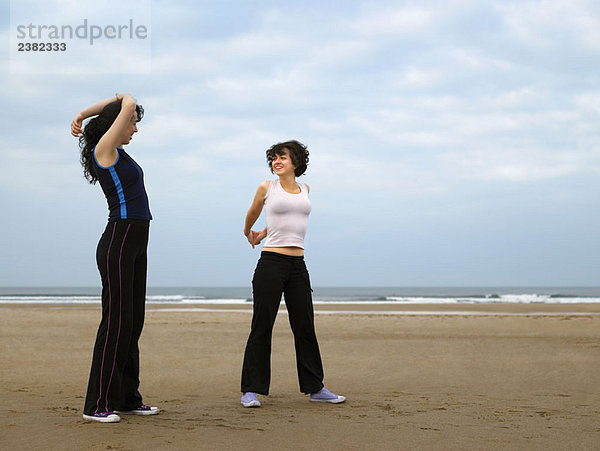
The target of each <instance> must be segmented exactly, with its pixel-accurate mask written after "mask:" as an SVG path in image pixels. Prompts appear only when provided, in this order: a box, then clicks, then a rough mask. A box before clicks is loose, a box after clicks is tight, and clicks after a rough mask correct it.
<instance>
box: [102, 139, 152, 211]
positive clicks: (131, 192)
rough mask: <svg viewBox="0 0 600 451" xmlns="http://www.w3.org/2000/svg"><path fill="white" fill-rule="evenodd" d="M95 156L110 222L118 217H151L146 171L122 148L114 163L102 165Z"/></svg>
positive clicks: (118, 149) (119, 148) (118, 148)
mask: <svg viewBox="0 0 600 451" xmlns="http://www.w3.org/2000/svg"><path fill="white" fill-rule="evenodd" d="M95 150H96V148H95V147H94V148H93V149H92V154H93V155H94V170H95V171H96V177H98V181H99V182H100V186H101V187H102V191H104V195H105V196H106V200H107V202H108V210H109V214H108V221H109V222H111V221H116V220H117V219H146V220H150V219H152V214H151V213H150V206H149V204H148V195H147V194H146V188H145V187H144V172H143V171H142V168H141V167H140V165H139V164H137V163H136V162H135V161H134V159H133V158H131V157H130V156H129V155H128V154H127V152H125V150H124V149H122V148H121V147H117V152H118V155H117V161H116V162H115V163H114V164H113V165H112V166H108V167H105V166H100V164H99V163H98V160H96V152H95Z"/></svg>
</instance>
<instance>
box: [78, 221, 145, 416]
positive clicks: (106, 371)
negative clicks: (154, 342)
mask: <svg viewBox="0 0 600 451" xmlns="http://www.w3.org/2000/svg"><path fill="white" fill-rule="evenodd" d="M129 229H130V224H128V223H126V222H122V221H115V222H112V223H109V224H108V225H107V227H106V230H105V231H104V234H103V235H102V237H101V238H100V242H99V243H98V249H97V253H96V259H97V263H98V269H99V271H100V275H101V278H102V320H101V321H100V326H99V327H98V333H97V335H96V343H95V345H94V353H93V358H92V367H91V370H90V378H89V382H88V390H87V395H86V400H85V406H84V413H85V414H86V415H94V414H96V413H101V412H108V411H112V410H114V409H115V408H116V406H117V405H118V404H119V401H120V397H121V383H122V373H123V367H124V366H125V361H126V357H127V349H128V348H129V342H130V338H131V331H132V326H133V324H132V318H131V305H132V299H131V291H130V290H129V289H128V287H130V286H131V284H132V281H133V267H132V266H133V259H134V252H132V249H131V246H130V245H129V241H130V240H129V238H128V235H129Z"/></svg>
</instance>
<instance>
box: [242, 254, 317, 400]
mask: <svg viewBox="0 0 600 451" xmlns="http://www.w3.org/2000/svg"><path fill="white" fill-rule="evenodd" d="M252 292H253V298H254V314H253V316H252V327H251V331H250V336H249V337H248V342H247V344H246V352H245V353H244V365H243V368H242V387H241V388H242V392H249V391H250V392H255V393H259V394H262V395H268V394H269V383H270V380H271V336H272V333H273V325H274V323H275V318H276V316H277V311H278V309H279V303H280V302H281V294H282V293H283V295H284V298H285V305H286V307H287V310H288V314H289V321H290V326H291V328H292V332H293V333H294V345H295V347H296V365H297V368H298V380H299V382H300V391H301V392H303V393H314V392H317V391H319V390H320V389H321V388H323V365H322V363H321V354H320V352H319V344H318V342H317V336H316V334H315V325H314V312H313V305H312V294H311V292H312V290H311V288H310V279H309V275H308V271H307V269H306V265H305V264H304V258H303V257H290V256H287V255H282V254H277V253H274V252H264V251H263V252H262V254H261V257H260V259H259V261H258V264H257V266H256V270H255V271H254V278H253V279H252Z"/></svg>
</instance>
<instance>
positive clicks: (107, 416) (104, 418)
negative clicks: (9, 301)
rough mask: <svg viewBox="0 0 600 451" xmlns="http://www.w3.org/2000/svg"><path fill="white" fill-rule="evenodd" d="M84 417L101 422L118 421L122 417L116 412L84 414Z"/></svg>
mask: <svg viewBox="0 0 600 451" xmlns="http://www.w3.org/2000/svg"><path fill="white" fill-rule="evenodd" d="M83 419H84V420H88V421H99V422H100V423H118V422H119V421H121V417H120V416H119V415H117V414H116V413H114V412H98V413H95V414H93V415H86V414H85V413H84V414H83Z"/></svg>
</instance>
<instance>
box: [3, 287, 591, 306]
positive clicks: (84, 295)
mask: <svg viewBox="0 0 600 451" xmlns="http://www.w3.org/2000/svg"><path fill="white" fill-rule="evenodd" d="M313 289H314V292H313V301H314V303H315V304H335V303H337V304H343V303H348V304H398V305H402V304H405V305H408V304H501V303H506V304H536V303H537V304H577V303H585V304H587V303H600V287H314V288H313ZM100 292H101V291H100V287H0V304H8V303H17V304H100ZM146 302H147V303H148V304H170V305H173V306H179V305H190V304H197V305H202V304H245V303H250V302H252V291H251V288H250V287H149V288H148V291H147V297H146Z"/></svg>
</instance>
